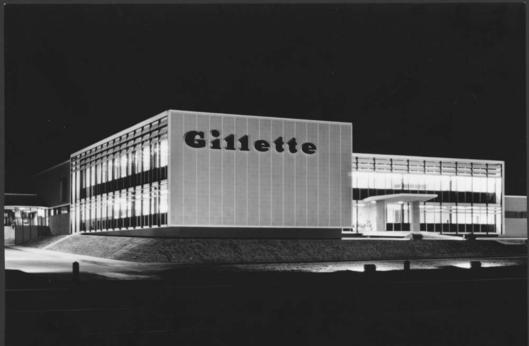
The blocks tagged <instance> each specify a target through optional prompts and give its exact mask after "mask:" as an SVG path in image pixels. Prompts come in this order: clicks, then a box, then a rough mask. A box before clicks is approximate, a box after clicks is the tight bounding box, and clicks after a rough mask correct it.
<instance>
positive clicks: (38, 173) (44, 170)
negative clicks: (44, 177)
mask: <svg viewBox="0 0 529 346" xmlns="http://www.w3.org/2000/svg"><path fill="white" fill-rule="evenodd" d="M66 163H70V159H68V160H66V161H63V162H61V163H58V164H56V165H53V166H51V167H48V168H46V169H43V170H42V171H40V172H37V173H35V174H33V176H37V175H40V174H42V173H46V172H48V171H51V170H52V169H54V168H57V167H60V166H62V165H64V164H66Z"/></svg>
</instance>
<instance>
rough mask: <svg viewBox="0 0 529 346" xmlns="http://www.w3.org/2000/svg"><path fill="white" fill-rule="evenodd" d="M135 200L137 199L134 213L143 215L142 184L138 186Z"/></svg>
mask: <svg viewBox="0 0 529 346" xmlns="http://www.w3.org/2000/svg"><path fill="white" fill-rule="evenodd" d="M134 200H135V211H134V215H136V216H141V215H142V208H141V202H142V195H141V186H136V191H135V193H134Z"/></svg>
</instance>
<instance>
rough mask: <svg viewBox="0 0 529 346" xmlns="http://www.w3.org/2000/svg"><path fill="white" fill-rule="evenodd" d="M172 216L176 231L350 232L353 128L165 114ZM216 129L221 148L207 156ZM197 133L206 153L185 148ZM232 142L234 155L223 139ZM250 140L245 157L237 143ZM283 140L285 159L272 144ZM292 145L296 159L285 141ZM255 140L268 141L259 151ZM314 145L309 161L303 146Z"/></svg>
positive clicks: (263, 118) (179, 112)
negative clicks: (190, 135) (232, 138)
mask: <svg viewBox="0 0 529 346" xmlns="http://www.w3.org/2000/svg"><path fill="white" fill-rule="evenodd" d="M169 116H170V118H171V120H170V123H169V126H170V128H169V131H170V134H169V137H170V143H171V148H170V156H171V157H170V167H169V176H170V178H169V180H170V206H169V208H170V213H169V224H170V225H174V226H179V225H180V226H194V225H208V226H262V227H269V226H275V227H282V226H284V227H350V226H351V179H350V168H351V152H352V148H351V143H352V133H351V125H350V124H347V123H332V122H323V121H322V122H315V121H303V120H293V119H281V118H265V117H252V116H234V115H228V114H215V113H199V112H184V111H170V113H169ZM211 130H219V131H220V136H219V137H220V138H221V146H222V149H212V148H211V140H212V139H213V137H212V135H211ZM188 131H202V132H204V134H205V144H206V145H205V147H200V148H194V147H192V146H189V145H187V144H186V143H185V140H184V136H185V133H186V132H188ZM230 134H234V135H235V147H236V150H228V149H226V145H227V144H226V142H225V141H224V138H225V137H226V136H228V135H230ZM244 135H248V136H249V151H241V150H240V143H239V141H238V139H239V138H240V137H241V136H244ZM278 137H282V139H283V140H284V142H285V144H284V146H283V148H284V151H283V152H277V150H276V147H275V144H274V140H275V139H277V138H278ZM292 137H294V138H296V142H297V152H296V153H291V152H290V151H289V148H288V144H287V141H288V140H290V139H291V138H292ZM256 140H266V141H267V142H268V143H269V148H268V151H265V152H259V151H257V150H256V149H255V147H254V142H255V141H256ZM306 142H310V143H313V144H314V145H315V146H316V150H315V152H314V153H313V154H307V153H304V152H303V151H302V144H303V143H306Z"/></svg>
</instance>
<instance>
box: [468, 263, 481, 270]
mask: <svg viewBox="0 0 529 346" xmlns="http://www.w3.org/2000/svg"><path fill="white" fill-rule="evenodd" d="M470 269H473V270H478V269H481V262H480V261H470Z"/></svg>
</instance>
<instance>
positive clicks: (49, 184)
mask: <svg viewBox="0 0 529 346" xmlns="http://www.w3.org/2000/svg"><path fill="white" fill-rule="evenodd" d="M34 181H35V185H36V186H35V192H36V193H37V195H38V196H39V200H40V201H41V202H42V203H43V205H44V206H46V207H55V206H57V205H64V204H68V203H70V161H69V160H68V161H66V162H63V163H61V164H59V165H56V166H53V167H52V168H49V169H47V170H45V171H42V172H40V173H38V174H37V175H35V177H34Z"/></svg>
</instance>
